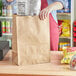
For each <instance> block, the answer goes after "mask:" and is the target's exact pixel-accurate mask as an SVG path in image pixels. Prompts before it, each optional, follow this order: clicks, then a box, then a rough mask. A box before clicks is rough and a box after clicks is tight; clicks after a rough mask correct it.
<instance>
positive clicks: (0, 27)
mask: <svg viewBox="0 0 76 76" xmlns="http://www.w3.org/2000/svg"><path fill="white" fill-rule="evenodd" d="M1 36H2V23H1V21H0V37H1Z"/></svg>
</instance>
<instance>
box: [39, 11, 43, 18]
mask: <svg viewBox="0 0 76 76" xmlns="http://www.w3.org/2000/svg"><path fill="white" fill-rule="evenodd" d="M42 12H43V11H41V12H40V14H39V17H40V19H42Z"/></svg>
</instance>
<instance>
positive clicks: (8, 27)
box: [6, 21, 11, 33]
mask: <svg viewBox="0 0 76 76" xmlns="http://www.w3.org/2000/svg"><path fill="white" fill-rule="evenodd" d="M10 32H11V22H10V21H6V33H10Z"/></svg>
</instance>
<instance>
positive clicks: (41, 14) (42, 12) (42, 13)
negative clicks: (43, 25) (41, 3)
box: [40, 10, 44, 20]
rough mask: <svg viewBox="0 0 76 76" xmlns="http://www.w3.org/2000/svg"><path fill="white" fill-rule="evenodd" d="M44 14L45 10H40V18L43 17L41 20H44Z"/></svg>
mask: <svg viewBox="0 0 76 76" xmlns="http://www.w3.org/2000/svg"><path fill="white" fill-rule="evenodd" d="M43 15H44V11H43V10H42V11H41V12H40V19H41V20H43Z"/></svg>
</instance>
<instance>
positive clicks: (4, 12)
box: [2, 3, 7, 16]
mask: <svg viewBox="0 0 76 76" xmlns="http://www.w3.org/2000/svg"><path fill="white" fill-rule="evenodd" d="M6 14H7V7H6V4H5V3H3V7H2V16H6Z"/></svg>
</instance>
